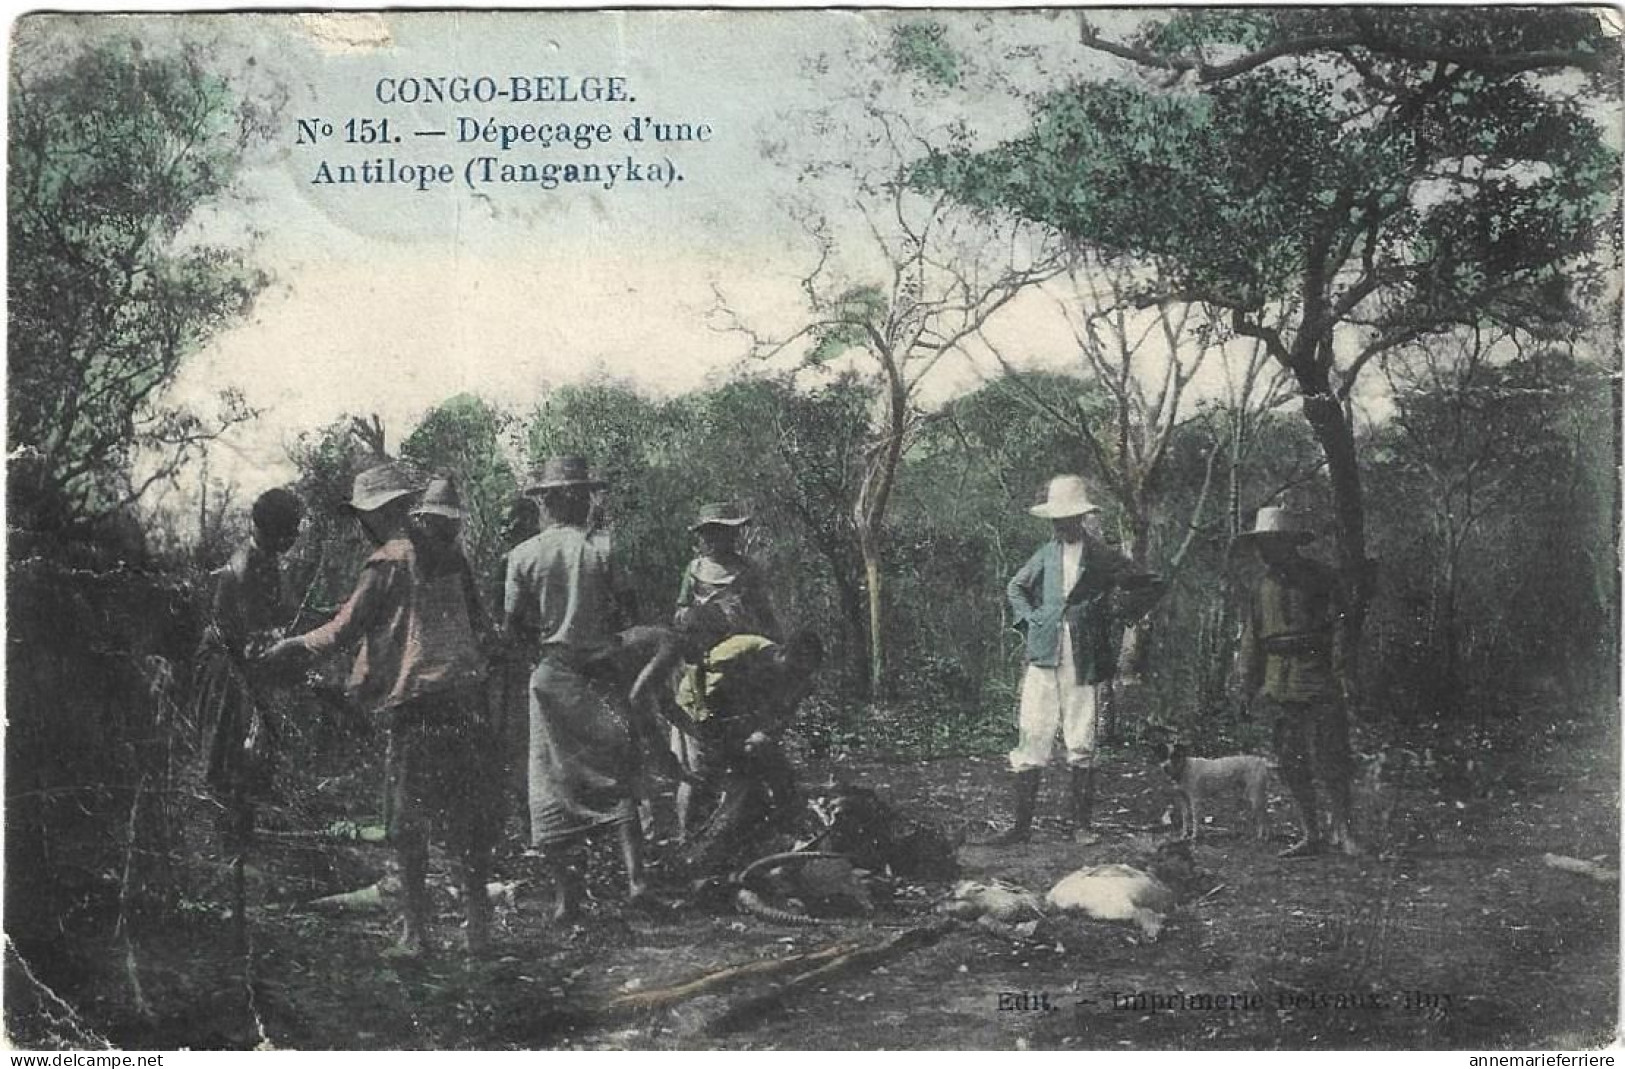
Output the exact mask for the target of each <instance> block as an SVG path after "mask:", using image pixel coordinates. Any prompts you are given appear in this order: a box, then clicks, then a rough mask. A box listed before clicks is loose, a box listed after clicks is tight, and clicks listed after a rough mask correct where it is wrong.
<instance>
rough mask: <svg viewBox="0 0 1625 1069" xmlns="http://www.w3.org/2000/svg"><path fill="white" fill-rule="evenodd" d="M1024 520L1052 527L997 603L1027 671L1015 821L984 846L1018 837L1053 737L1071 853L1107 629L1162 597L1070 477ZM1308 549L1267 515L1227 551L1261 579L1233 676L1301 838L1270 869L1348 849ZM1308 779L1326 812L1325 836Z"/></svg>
mask: <svg viewBox="0 0 1625 1069" xmlns="http://www.w3.org/2000/svg"><path fill="white" fill-rule="evenodd" d="M1029 511H1030V512H1031V513H1032V514H1033V515H1034V516H1039V517H1043V518H1045V519H1048V520H1050V521H1051V524H1052V527H1053V531H1054V537H1053V539H1052V540H1050V541H1049V542H1047V543H1045V544H1044V545H1043V546H1041V547H1039V549H1038V551H1037V552H1036V553H1034V554H1033V556H1032V557H1031V559H1029V560H1028V561H1027V563H1026V564H1024V565H1023V566H1022V567H1021V569H1020V571H1018V572H1017V573H1016V574H1015V576H1014V577H1013V578H1012V579H1011V580H1010V583H1009V586H1008V588H1007V591H1006V594H1007V597H1008V601H1009V605H1010V610H1011V613H1012V615H1013V619H1014V621H1015V625H1016V627H1017V628H1019V629H1020V630H1021V631H1022V632H1023V634H1024V636H1025V647H1026V659H1027V668H1026V673H1025V675H1024V677H1023V679H1022V685H1021V698H1020V708H1019V717H1018V727H1019V736H1018V741H1017V744H1016V748H1015V749H1014V750H1012V751H1011V752H1010V768H1011V771H1012V773H1013V777H1014V799H1013V805H1014V809H1015V821H1014V823H1013V824H1012V826H1011V827H1010V828H1009V829H1008V830H1006V831H1005V832H1003V833H1002V834H1000V835H998V836H996V837H995V838H994V839H993V840H992V842H993V843H994V844H997V845H1011V844H1016V843H1024V842H1026V841H1027V840H1028V839H1029V837H1030V836H1031V832H1032V822H1033V814H1034V810H1035V808H1036V806H1037V799H1038V789H1039V780H1040V777H1041V776H1042V773H1043V769H1044V768H1045V767H1046V766H1047V765H1049V764H1050V762H1051V760H1052V759H1053V755H1054V751H1055V743H1056V739H1057V737H1059V738H1060V740H1061V741H1062V743H1063V746H1064V749H1065V755H1066V765H1067V769H1068V780H1067V784H1068V790H1067V799H1068V805H1067V809H1068V815H1069V817H1070V824H1069V831H1070V834H1071V836H1072V837H1073V838H1074V839H1075V840H1076V841H1079V842H1092V841H1094V840H1095V839H1096V836H1095V834H1094V832H1093V831H1092V830H1091V827H1090V825H1091V810H1092V808H1093V801H1094V793H1095V725H1096V707H1097V701H1098V696H1099V694H1100V692H1101V686H1102V684H1104V683H1105V682H1106V681H1108V680H1109V679H1111V678H1112V676H1113V674H1114V672H1115V670H1116V661H1117V647H1116V642H1115V636H1116V635H1117V634H1118V633H1119V629H1120V628H1121V627H1123V626H1125V625H1128V624H1132V623H1134V622H1135V621H1137V620H1139V619H1140V618H1141V617H1142V616H1143V615H1144V614H1145V613H1146V612H1147V611H1148V610H1149V609H1150V608H1151V606H1152V605H1154V604H1155V602H1156V600H1157V598H1159V597H1160V596H1161V595H1162V593H1163V591H1164V586H1165V584H1164V583H1163V582H1162V581H1161V580H1160V579H1158V578H1157V577H1156V576H1155V575H1152V574H1150V573H1145V572H1137V571H1135V569H1134V568H1133V566H1132V565H1131V563H1130V562H1129V561H1128V559H1127V558H1125V557H1123V556H1122V555H1121V554H1120V553H1118V552H1117V551H1116V550H1114V549H1111V548H1110V547H1108V546H1107V545H1106V543H1105V541H1104V540H1103V539H1102V538H1101V535H1100V531H1099V529H1098V526H1097V522H1098V518H1099V514H1100V509H1099V508H1098V507H1097V506H1096V505H1095V504H1094V502H1092V501H1091V500H1090V499H1089V494H1088V490H1087V487H1086V485H1085V483H1084V480H1083V479H1082V478H1081V477H1079V476H1076V475H1059V476H1056V477H1055V478H1054V479H1052V480H1050V482H1049V485H1048V487H1047V491H1046V495H1045V498H1044V500H1043V501H1041V502H1039V503H1038V504H1036V505H1034V506H1033V507H1032V508H1031V509H1030V510H1029ZM1312 538H1313V535H1312V534H1311V533H1310V532H1308V531H1306V530H1305V529H1304V528H1303V526H1302V524H1301V522H1300V520H1299V519H1298V517H1297V516H1296V515H1295V514H1293V513H1292V512H1291V511H1289V510H1288V509H1286V508H1284V507H1281V506H1270V507H1265V508H1261V509H1259V510H1258V514H1257V517H1256V519H1255V521H1254V525H1253V529H1252V530H1250V531H1247V532H1244V533H1243V534H1241V535H1240V536H1239V537H1238V539H1237V543H1238V547H1239V548H1243V549H1245V548H1248V547H1252V548H1254V549H1255V550H1256V552H1257V555H1258V558H1259V560H1260V561H1261V562H1262V564H1263V568H1264V571H1263V574H1262V576H1261V577H1260V578H1259V580H1258V582H1257V583H1256V584H1255V587H1254V589H1253V591H1252V596H1251V598H1250V600H1249V603H1248V606H1247V609H1246V612H1245V613H1244V616H1243V629H1242V640H1241V646H1240V653H1239V655H1238V662H1239V663H1238V669H1239V671H1238V675H1239V679H1240V684H1241V689H1242V692H1243V694H1244V696H1245V697H1246V699H1247V700H1248V701H1249V704H1250V705H1251V707H1252V708H1253V710H1254V711H1255V713H1257V714H1261V715H1263V716H1266V717H1268V718H1269V719H1270V721H1271V724H1272V727H1273V729H1274V738H1275V751H1276V757H1277V760H1278V762H1279V766H1280V774H1281V779H1282V781H1283V783H1284V784H1285V785H1286V788H1287V791H1288V793H1289V794H1290V795H1291V796H1292V800H1293V803H1294V806H1295V808H1296V810H1297V817H1298V824H1299V828H1300V832H1301V834H1300V836H1299V838H1298V840H1297V841H1296V842H1294V843H1293V844H1292V845H1290V846H1288V847H1287V848H1286V849H1285V850H1283V851H1282V852H1281V853H1282V856H1283V857H1309V856H1313V855H1317V854H1321V853H1324V852H1325V851H1326V850H1327V848H1328V847H1332V848H1336V849H1338V850H1341V851H1342V852H1344V853H1346V854H1358V853H1359V852H1360V850H1361V848H1360V845H1359V843H1358V842H1357V841H1356V839H1355V836H1354V834H1353V831H1352V829H1351V815H1352V814H1351V801H1350V794H1351V781H1352V777H1353V760H1352V754H1351V751H1350V749H1349V738H1348V716H1347V712H1346V707H1345V705H1344V701H1343V695H1342V692H1341V687H1340V684H1339V681H1338V678H1337V674H1336V672H1335V671H1334V666H1333V649H1334V644H1335V637H1336V629H1337V620H1338V613H1339V611H1340V606H1339V599H1338V582H1337V576H1336V573H1335V572H1334V571H1333V570H1332V569H1331V568H1330V567H1328V566H1326V565H1325V564H1322V563H1320V562H1318V561H1314V560H1311V559H1309V558H1307V557H1304V556H1302V555H1301V554H1300V553H1299V548H1300V547H1301V546H1303V545H1304V544H1305V543H1307V542H1309V541H1311V540H1312ZM1317 773H1318V778H1319V780H1320V782H1321V785H1322V786H1323V787H1324V789H1325V791H1326V794H1327V800H1328V809H1329V816H1330V827H1329V830H1328V831H1326V832H1323V831H1322V828H1321V822H1320V817H1319V808H1318V804H1317V797H1316V789H1315V783H1316V778H1317Z"/></svg>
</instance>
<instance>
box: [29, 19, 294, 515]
mask: <svg viewBox="0 0 1625 1069" xmlns="http://www.w3.org/2000/svg"><path fill="white" fill-rule="evenodd" d="M9 114H10V122H11V131H10V146H11V152H10V163H9V175H8V178H9V181H8V212H9V219H10V230H9V261H10V273H9V283H8V298H9V307H10V316H9V320H8V322H9V328H8V342H9V346H10V353H11V356H10V365H9V370H10V376H11V378H10V390H9V397H10V409H9V415H8V421H7V432H8V434H9V436H10V439H11V447H12V449H13V450H17V449H21V450H22V451H23V452H22V454H21V456H22V458H23V460H22V463H20V464H14V466H13V469H12V470H13V477H14V480H15V482H14V491H15V492H17V493H18V494H20V495H22V496H21V498H20V499H19V500H20V501H21V502H22V503H23V504H24V505H25V509H24V510H23V511H24V512H25V513H32V515H27V516H25V517H24V522H25V523H33V524H37V525H44V526H49V525H52V524H58V523H64V522H71V521H73V520H76V519H81V518H87V517H95V516H97V515H100V514H102V513H105V512H107V511H109V510H110V509H113V508H116V507H118V506H119V505H120V504H122V503H124V502H126V501H129V500H133V499H134V498H136V497H138V496H140V494H141V492H142V491H143V490H145V489H146V487H147V486H148V485H151V483H152V482H154V481H156V480H157V479H159V478H167V477H169V476H170V475H172V474H173V472H174V471H175V470H176V469H177V468H178V467H179V465H180V464H181V462H182V461H183V460H184V459H185V457H186V456H187V454H188V452H189V451H190V449H191V448H192V447H193V446H195V445H197V444H198V443H200V442H202V441H205V440H207V439H208V438H210V437H212V436H213V435H214V434H216V433H218V430H219V427H220V426H221V425H226V424H230V423H233V422H237V421H240V420H242V419H245V418H248V417H249V416H250V415H251V413H249V412H248V410H247V409H246V408H245V407H244V405H243V403H242V399H241V397H240V396H238V395H235V394H227V395H225V396H224V398H223V401H222V406H221V410H220V412H219V413H218V415H217V416H215V418H214V419H213V420H211V419H209V418H207V417H206V416H204V415H200V414H198V413H195V412H192V411H189V410H185V409H181V408H178V407H175V406H172V405H166V404H165V403H164V402H163V400H162V397H163V392H164V389H165V387H167V386H168V385H169V384H170V383H171V382H172V381H173V380H174V378H175V375H176V373H177V372H178V371H179V369H180V367H181V364H182V362H183V361H184V360H185V359H186V358H187V357H188V356H190V355H191V354H192V353H194V352H196V351H197V350H198V349H199V348H200V347H202V346H203V345H204V344H206V343H207V342H208V341H209V340H210V339H212V338H213V337H215V336H217V335H218V334H219V333H220V332H221V331H223V330H225V329H227V328H229V327H230V326H232V325H233V324H235V323H236V322H238V321H239V320H240V319H241V318H242V316H243V315H244V313H245V312H246V311H247V310H248V308H249V306H250V304H251V302H252V301H253V299H254V297H255V295H256V294H257V293H258V292H259V291H260V290H261V289H262V288H263V287H264V285H265V284H266V279H265V277H264V276H263V275H262V274H261V273H260V272H258V271H257V270H255V269H254V268H253V267H252V266H251V265H250V263H249V262H248V260H247V258H246V255H245V253H244V251H243V250H242V249H241V248H234V247H229V246H224V245H212V244H208V243H207V242H205V241H203V240H201V239H200V238H198V237H197V236H195V235H192V234H190V233H188V232H187V227H188V224H189V223H191V222H192V220H194V219H195V218H196V217H197V214H198V212H199V211H200V210H201V209H203V208H205V207H206V206H208V205H209V204H211V203H212V202H215V201H217V200H219V199H220V198H221V197H223V196H225V195H227V194H228V192H229V190H230V188H231V185H232V182H233V179H234V177H235V175H236V171H237V167H238V164H239V162H240V160H241V156H242V152H243V149H244V146H245V145H246V144H247V143H248V142H249V141H251V140H253V139H256V138H258V137H260V136H262V135H263V133H264V130H265V126H264V123H265V117H264V116H263V115H261V114H260V113H259V112H258V111H257V110H256V109H255V108H253V107H252V106H250V105H247V104H243V103H239V102H235V101H234V100H233V97H232V94H231V91H230V87H229V86H228V85H227V84H226V83H225V82H224V81H223V80H222V79H221V78H219V77H217V76H215V75H213V74H211V73H209V72H208V70H207V69H206V68H205V66H204V64H203V62H202V59H201V58H200V57H199V56H197V55H194V54H192V53H189V52H188V53H183V54H180V55H177V56H168V57H153V56H146V55H143V54H141V53H140V52H139V51H138V50H136V48H135V47H134V46H131V45H102V46H98V47H95V48H87V49H85V50H82V51H80V52H78V53H76V54H74V55H72V56H71V57H70V58H68V59H67V60H66V61H64V62H62V63H61V64H59V65H57V66H55V67H53V68H51V69H49V70H44V71H40V70H35V71H32V72H29V73H26V74H25V73H23V72H19V71H14V72H13V75H12V83H11V103H10V113H9ZM142 449H153V450H157V451H159V452H160V453H161V454H162V456H163V458H164V459H163V460H162V461H161V463H160V465H159V470H158V471H157V473H156V474H155V475H153V476H152V478H151V479H148V480H146V481H144V482H143V483H142V484H140V485H132V484H131V481H130V465H131V460H132V457H133V456H134V455H135V454H136V452H137V451H138V450H142Z"/></svg>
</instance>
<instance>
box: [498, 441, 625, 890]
mask: <svg viewBox="0 0 1625 1069" xmlns="http://www.w3.org/2000/svg"><path fill="white" fill-rule="evenodd" d="M603 485H604V484H603V483H602V482H601V481H599V480H597V479H594V478H592V477H591V476H590V475H589V474H588V472H587V462H586V460H584V459H583V458H581V457H575V456H560V457H553V458H551V459H549V460H548V461H547V462H546V463H545V464H543V465H542V467H541V469H540V471H538V472H537V473H536V474H535V475H533V476H532V477H531V478H530V480H529V481H528V484H527V485H526V487H525V493H526V494H528V495H532V496H534V497H536V498H537V501H538V503H539V505H540V507H541V532H540V533H539V534H537V535H536V536H535V537H534V538H531V539H529V540H528V541H526V542H523V543H521V544H520V545H519V546H517V547H515V549H514V550H513V552H512V553H510V554H509V555H508V577H507V583H506V590H505V592H504V597H503V619H504V626H503V630H504V632H505V633H507V634H510V635H511V634H514V633H516V632H518V631H519V630H521V629H523V628H526V627H529V628H531V629H533V630H534V631H535V633H536V634H537V635H538V636H539V642H540V656H539V658H538V660H537V663H536V668H535V671H533V672H532V673H531V677H530V777H529V780H530V839H531V844H532V845H533V846H534V847H536V848H537V849H539V850H540V851H542V854H543V857H544V859H545V861H546V864H547V867H548V869H549V870H550V872H551V874H552V876H553V879H554V881H555V884H556V886H557V888H558V901H557V905H556V908H555V910H554V920H556V921H561V922H562V921H568V920H572V919H573V918H574V917H575V916H576V914H577V913H578V911H579V910H580V907H581V899H582V896H583V893H584V887H585V882H584V878H583V872H582V866H583V865H584V863H585V856H584V851H583V849H582V844H583V840H584V839H585V838H586V837H587V835H588V834H590V833H592V832H595V831H598V830H600V829H604V828H614V829H615V832H616V835H617V836H618V837H619V839H620V845H621V859H622V862H623V863H624V865H625V867H626V885H627V896H628V898H629V899H630V900H631V901H632V902H633V903H635V904H642V903H644V902H646V901H648V898H649V890H648V886H647V884H645V883H644V879H643V841H642V837H641V829H640V828H639V827H638V824H637V822H636V815H637V812H636V802H635V790H636V784H637V773H638V760H637V747H636V740H635V738H634V735H633V730H632V722H631V710H630V708H629V707H628V704H627V701H626V698H625V694H624V693H623V692H619V691H618V690H617V688H616V686H615V683H614V680H613V678H611V677H607V676H606V675H604V674H603V673H602V672H600V671H597V670H595V665H597V664H600V663H602V662H603V661H604V659H605V654H607V653H608V652H610V651H611V650H612V649H613V647H614V646H615V644H616V643H615V634H616V630H617V622H618V621H617V619H616V617H617V612H616V608H615V598H614V589H613V572H612V569H611V567H610V558H609V540H608V538H607V537H606V536H605V535H604V533H603V532H601V531H595V530H593V529H592V528H591V527H590V526H589V524H588V521H589V518H590V516H591V513H592V492H593V491H594V490H597V489H600V488H601V487H603Z"/></svg>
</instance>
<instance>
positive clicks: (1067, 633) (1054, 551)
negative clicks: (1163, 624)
mask: <svg viewBox="0 0 1625 1069" xmlns="http://www.w3.org/2000/svg"><path fill="white" fill-rule="evenodd" d="M1028 511H1030V512H1031V513H1032V514H1033V515H1034V516H1040V517H1043V518H1045V519H1048V520H1050V521H1051V523H1052V524H1053V525H1054V531H1055V537H1054V539H1053V540H1051V541H1049V542H1046V543H1045V544H1044V545H1042V546H1040V547H1039V549H1038V552H1036V553H1034V554H1033V555H1032V558H1031V559H1030V560H1028V561H1027V563H1026V564H1024V565H1023V566H1022V568H1021V570H1020V571H1018V572H1017V573H1016V574H1015V577H1014V578H1012V579H1011V580H1010V583H1009V586H1008V587H1007V588H1006V596H1007V597H1008V599H1009V602H1010V609H1011V612H1012V613H1013V614H1014V620H1015V626H1016V627H1017V628H1018V629H1019V630H1021V631H1022V632H1023V633H1024V634H1025V636H1026V646H1027V650H1026V652H1027V673H1026V676H1025V677H1024V678H1023V679H1022V684H1021V709H1020V714H1019V727H1020V739H1019V741H1018V742H1017V744H1016V748H1015V749H1014V750H1012V751H1011V753H1010V768H1011V770H1012V771H1013V772H1014V773H1015V809H1016V819H1015V823H1014V825H1012V826H1011V828H1010V829H1009V830H1008V831H1006V832H1004V833H1003V834H1001V835H999V836H997V837H996V838H994V839H993V840H992V842H993V843H994V844H995V845H1009V844H1013V843H1024V842H1026V841H1027V840H1028V838H1029V837H1030V836H1031V834H1032V822H1033V810H1034V808H1035V807H1036V805H1037V801H1038V786H1039V779H1040V777H1041V776H1042V774H1043V770H1044V767H1045V766H1046V765H1048V764H1049V763H1050V758H1051V756H1052V754H1053V751H1054V749H1055V736H1056V735H1057V734H1059V735H1060V736H1061V739H1062V742H1063V743H1064V745H1065V748H1066V764H1067V768H1068V772H1069V775H1068V780H1067V798H1068V801H1069V810H1070V813H1069V815H1070V818H1071V835H1072V838H1073V840H1074V841H1075V842H1079V843H1092V842H1095V841H1096V840H1097V838H1098V837H1097V836H1096V835H1095V834H1094V833H1093V832H1091V831H1090V830H1089V824H1090V810H1091V809H1092V807H1093V805H1094V791H1095V705H1096V699H1097V696H1098V694H1099V690H1100V684H1101V683H1104V682H1106V681H1107V680H1109V679H1110V678H1111V676H1112V673H1113V671H1114V669H1115V668H1116V664H1117V648H1116V647H1117V639H1118V635H1119V633H1120V627H1121V624H1122V623H1123V622H1125V621H1129V620H1135V619H1138V618H1139V617H1140V616H1142V615H1144V613H1145V612H1146V610H1147V609H1149V608H1150V606H1151V604H1152V603H1153V602H1154V601H1155V600H1156V598H1157V597H1158V596H1159V595H1160V594H1161V592H1162V583H1161V581H1160V580H1158V579H1157V578H1156V577H1154V576H1150V575H1145V574H1135V573H1134V571H1133V565H1132V564H1131V563H1130V562H1129V560H1128V558H1126V557H1124V556H1123V555H1122V554H1120V553H1118V552H1117V551H1116V550H1114V549H1112V548H1111V547H1109V546H1107V545H1106V544H1105V543H1104V542H1102V541H1101V540H1100V538H1099V536H1098V534H1097V533H1096V532H1095V531H1094V530H1092V529H1091V526H1092V522H1091V519H1090V518H1091V517H1092V516H1094V515H1095V514H1098V513H1099V511H1100V510H1099V508H1098V506H1096V505H1095V504H1094V502H1092V501H1090V500H1089V495H1088V491H1087V489H1086V487H1085V485H1084V481H1083V479H1082V478H1080V477H1079V476H1076V475H1057V476H1056V477H1055V478H1053V479H1051V480H1050V482H1049V487H1048V492H1047V493H1046V495H1045V499H1044V500H1043V501H1042V502H1040V503H1039V504H1037V505H1034V506H1033V507H1032V508H1031V509H1029V510H1028Z"/></svg>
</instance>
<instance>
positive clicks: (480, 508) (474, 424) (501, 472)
mask: <svg viewBox="0 0 1625 1069" xmlns="http://www.w3.org/2000/svg"><path fill="white" fill-rule="evenodd" d="M510 423H511V418H510V417H509V416H508V415H507V414H506V413H504V412H502V411H500V410H498V409H497V408H496V407H495V406H493V405H492V404H491V403H490V402H488V401H485V400H483V399H482V398H479V397H474V396H472V395H470V394H459V395H458V396H456V397H453V398H451V399H450V400H448V401H445V402H443V403H441V404H440V405H438V406H437V407H435V408H434V410H432V411H431V412H430V413H429V414H428V415H427V416H425V417H424V419H423V421H422V422H421V423H419V424H418V425H417V427H416V429H414V430H413V431H412V433H411V435H410V436H408V437H407V439H406V440H405V441H404V442H402V443H401V457H402V459H404V460H408V461H411V462H412V463H414V464H416V465H417V466H418V467H420V468H422V469H424V470H425V471H428V472H433V473H436V474H444V475H449V476H451V477H452V478H453V479H454V480H455V481H456V484H457V487H458V490H459V492H460V493H461V495H462V499H463V511H464V513H465V515H466V519H465V521H464V523H463V541H464V544H465V545H466V547H467V549H468V553H469V557H470V559H471V560H475V561H495V560H497V559H498V558H500V557H501V556H502V554H503V553H505V552H506V551H507V550H508V549H509V548H511V547H509V546H506V545H504V544H503V538H504V535H505V533H506V523H505V521H506V519H507V517H508V512H509V507H510V505H511V504H512V503H513V502H514V500H515V499H516V498H517V497H518V495H519V480H518V477H517V475H516V474H515V473H514V470H513V466H512V465H511V464H510V463H509V462H508V458H507V456H506V455H505V454H504V451H503V444H504V440H505V437H506V435H507V433H508V430H509V425H510ZM493 583H494V577H493Z"/></svg>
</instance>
